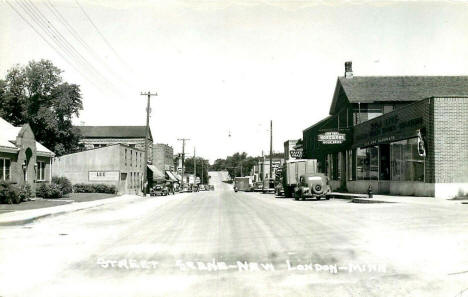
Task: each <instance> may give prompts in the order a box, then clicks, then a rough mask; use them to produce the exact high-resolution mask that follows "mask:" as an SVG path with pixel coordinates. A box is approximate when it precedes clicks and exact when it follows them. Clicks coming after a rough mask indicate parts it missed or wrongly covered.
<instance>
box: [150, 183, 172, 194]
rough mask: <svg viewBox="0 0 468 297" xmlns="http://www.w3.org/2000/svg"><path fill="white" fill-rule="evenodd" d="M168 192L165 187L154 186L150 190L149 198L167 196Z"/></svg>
mask: <svg viewBox="0 0 468 297" xmlns="http://www.w3.org/2000/svg"><path fill="white" fill-rule="evenodd" d="M168 194H169V190H168V188H167V187H166V186H161V185H156V186H154V187H153V188H152V189H151V192H150V196H167V195H168Z"/></svg>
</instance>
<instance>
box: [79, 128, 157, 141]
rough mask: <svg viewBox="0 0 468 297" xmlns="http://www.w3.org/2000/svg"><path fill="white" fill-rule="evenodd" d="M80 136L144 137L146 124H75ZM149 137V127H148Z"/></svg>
mask: <svg viewBox="0 0 468 297" xmlns="http://www.w3.org/2000/svg"><path fill="white" fill-rule="evenodd" d="M76 128H78V130H79V131H80V133H81V136H82V138H145V133H146V126H76ZM148 134H149V138H150V139H153V136H152V135H151V128H149V133H148Z"/></svg>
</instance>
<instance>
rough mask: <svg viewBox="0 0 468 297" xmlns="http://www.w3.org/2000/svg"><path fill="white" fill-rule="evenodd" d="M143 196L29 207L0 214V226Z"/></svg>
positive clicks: (20, 223)
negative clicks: (35, 207)
mask: <svg viewBox="0 0 468 297" xmlns="http://www.w3.org/2000/svg"><path fill="white" fill-rule="evenodd" d="M142 198H143V197H142V196H137V195H122V196H119V197H112V198H107V199H100V200H94V201H88V202H74V203H69V204H64V205H59V206H53V207H45V208H37V209H29V210H20V211H13V212H7V213H3V214H0V226H11V225H22V224H27V223H31V222H33V221H34V220H37V219H40V218H44V217H48V216H52V215H60V214H64V213H68V212H73V211H78V210H82V209H88V208H92V207H97V206H101V205H106V204H111V203H118V202H124V201H133V200H138V199H142Z"/></svg>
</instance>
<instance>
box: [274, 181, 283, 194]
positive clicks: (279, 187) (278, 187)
mask: <svg viewBox="0 0 468 297" xmlns="http://www.w3.org/2000/svg"><path fill="white" fill-rule="evenodd" d="M275 195H276V196H284V188H283V184H282V183H277V184H276V186H275Z"/></svg>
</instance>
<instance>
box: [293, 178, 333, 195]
mask: <svg viewBox="0 0 468 297" xmlns="http://www.w3.org/2000/svg"><path fill="white" fill-rule="evenodd" d="M330 191H331V190H330V184H329V181H328V177H327V176H326V175H325V174H323V173H314V174H305V175H301V176H300V177H299V184H298V185H297V187H296V188H295V189H294V199H295V200H303V199H307V198H315V199H317V200H319V199H320V198H326V199H327V200H328V199H330V198H329V197H328V196H327V193H329V192H330Z"/></svg>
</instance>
